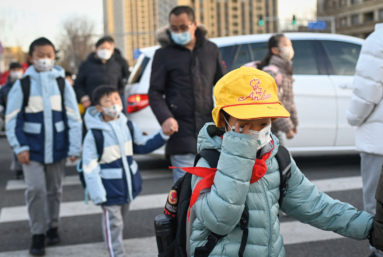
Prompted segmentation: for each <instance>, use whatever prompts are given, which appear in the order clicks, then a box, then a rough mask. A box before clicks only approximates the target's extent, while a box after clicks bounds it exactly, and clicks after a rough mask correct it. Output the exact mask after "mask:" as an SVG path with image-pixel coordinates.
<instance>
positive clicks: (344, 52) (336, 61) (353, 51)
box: [294, 40, 361, 75]
mask: <svg viewBox="0 0 383 257" xmlns="http://www.w3.org/2000/svg"><path fill="white" fill-rule="evenodd" d="M323 44H324V46H325V47H326V49H327V51H328V53H329V56H330V60H331V62H332V65H333V66H334V69H335V72H336V75H354V74H355V67H356V63H357V62H358V58H359V54H360V50H361V46H360V45H357V44H352V43H346V42H340V41H330V40H324V41H323ZM294 66H295V62H294ZM294 69H295V68H294ZM294 71H295V70H294Z"/></svg>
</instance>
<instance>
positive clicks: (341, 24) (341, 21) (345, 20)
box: [340, 17, 347, 27]
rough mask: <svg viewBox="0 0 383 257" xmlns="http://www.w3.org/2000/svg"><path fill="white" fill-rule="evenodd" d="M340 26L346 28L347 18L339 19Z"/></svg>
mask: <svg viewBox="0 0 383 257" xmlns="http://www.w3.org/2000/svg"><path fill="white" fill-rule="evenodd" d="M340 26H341V27H347V17H343V18H340Z"/></svg>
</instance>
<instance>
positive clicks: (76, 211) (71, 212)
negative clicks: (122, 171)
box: [0, 193, 168, 223]
mask: <svg viewBox="0 0 383 257" xmlns="http://www.w3.org/2000/svg"><path fill="white" fill-rule="evenodd" d="M167 196H168V194H167V193H166V194H154V195H144V196H138V197H137V198H136V199H135V200H134V201H133V202H132V204H131V205H130V208H129V210H130V211H138V210H149V209H157V208H163V207H164V205H165V201H166V197H167ZM98 213H101V208H100V206H96V205H94V204H93V203H92V202H90V203H89V204H88V205H86V204H85V203H84V201H76V202H65V203H62V204H61V206H60V217H72V216H81V215H91V214H98ZM22 220H28V213H27V207H26V206H16V207H6V208H3V209H1V213H0V223H4V222H14V221H22Z"/></svg>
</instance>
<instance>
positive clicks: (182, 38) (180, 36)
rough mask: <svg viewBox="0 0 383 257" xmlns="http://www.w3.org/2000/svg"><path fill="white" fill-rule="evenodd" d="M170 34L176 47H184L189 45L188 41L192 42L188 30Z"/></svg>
mask: <svg viewBox="0 0 383 257" xmlns="http://www.w3.org/2000/svg"><path fill="white" fill-rule="evenodd" d="M170 34H171V36H172V39H173V41H174V43H176V44H177V45H181V46H184V45H187V44H189V43H190V41H191V40H192V36H191V35H190V31H189V30H188V31H185V32H182V33H175V32H170Z"/></svg>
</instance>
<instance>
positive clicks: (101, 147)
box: [91, 129, 104, 161]
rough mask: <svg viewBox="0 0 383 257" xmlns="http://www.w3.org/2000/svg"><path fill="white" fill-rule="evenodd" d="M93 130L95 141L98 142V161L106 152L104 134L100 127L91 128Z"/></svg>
mask: <svg viewBox="0 0 383 257" xmlns="http://www.w3.org/2000/svg"><path fill="white" fill-rule="evenodd" d="M91 131H92V134H93V137H94V141H95V142H96V149H97V154H98V161H100V160H101V156H102V153H103V152H104V135H103V134H102V131H101V130H100V129H91Z"/></svg>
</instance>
